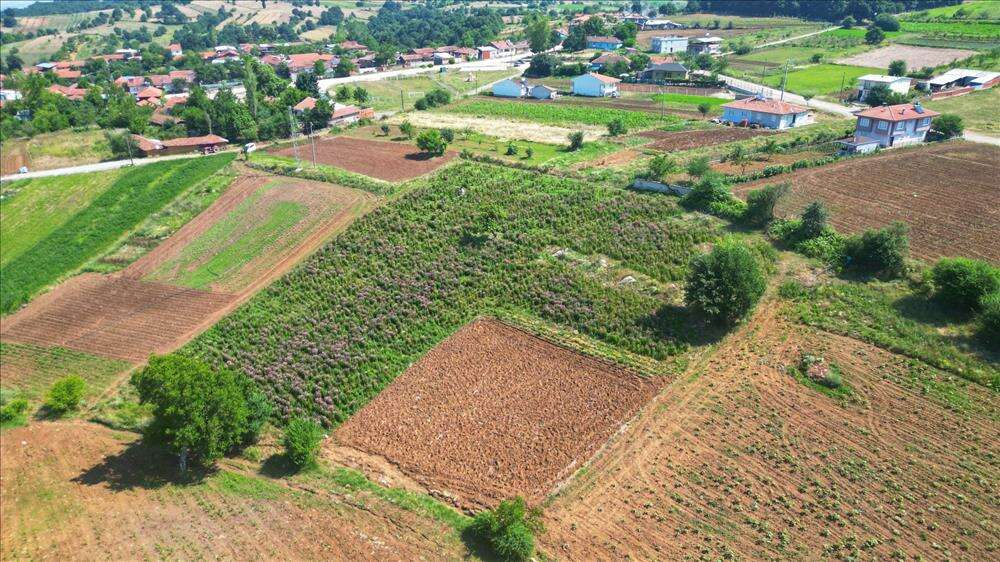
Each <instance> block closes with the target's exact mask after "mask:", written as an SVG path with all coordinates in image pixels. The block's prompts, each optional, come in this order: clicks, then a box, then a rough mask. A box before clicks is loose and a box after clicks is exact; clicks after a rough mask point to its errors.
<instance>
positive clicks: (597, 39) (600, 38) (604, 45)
mask: <svg viewBox="0 0 1000 562" xmlns="http://www.w3.org/2000/svg"><path fill="white" fill-rule="evenodd" d="M622 45H623V43H622V40H621V39H619V38H617V37H609V36H604V35H588V36H587V48H588V49H597V50H599V51H614V50H616V49H621V48H622Z"/></svg>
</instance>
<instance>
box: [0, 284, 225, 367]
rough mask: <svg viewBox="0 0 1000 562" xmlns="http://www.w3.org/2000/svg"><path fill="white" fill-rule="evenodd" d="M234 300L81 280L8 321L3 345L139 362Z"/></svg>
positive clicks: (176, 343) (171, 345) (180, 289)
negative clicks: (54, 348) (33, 346)
mask: <svg viewBox="0 0 1000 562" xmlns="http://www.w3.org/2000/svg"><path fill="white" fill-rule="evenodd" d="M235 301H236V296H235V295H230V294H225V293H215V292H211V291H198V290H195V289H188V288H184V287H175V286H173V285H167V284H164V283H150V282H144V281H138V280H135V279H129V278H127V277H124V276H121V275H98V274H91V273H87V274H83V275H79V276H77V277H74V278H72V279H70V280H68V281H66V282H64V283H61V284H60V285H58V286H57V287H56V288H55V289H53V290H52V291H51V292H49V293H47V294H45V295H43V296H41V297H39V298H37V299H35V300H34V301H32V303H31V304H30V305H28V306H27V307H25V308H23V309H21V310H20V311H18V312H17V313H15V314H13V315H11V316H9V317H7V318H4V321H3V327H2V338H3V339H4V340H9V341H15V342H22V343H32V344H36V345H45V346H59V347H65V348H67V349H75V350H77V351H85V352H88V353H94V354H96V355H101V356H103V357H112V358H115V359H125V360H128V361H135V362H140V361H144V360H146V358H147V357H149V355H150V354H151V353H165V352H167V351H171V350H173V349H175V348H176V347H178V346H179V345H181V344H182V343H184V341H186V340H187V339H188V338H190V337H192V336H193V335H194V334H196V333H197V332H199V331H200V330H201V329H204V328H205V327H207V324H206V323H210V321H211V319H212V318H215V317H217V316H219V315H221V313H222V312H223V311H224V310H226V309H227V307H228V306H229V305H231V304H233V303H234V302H235Z"/></svg>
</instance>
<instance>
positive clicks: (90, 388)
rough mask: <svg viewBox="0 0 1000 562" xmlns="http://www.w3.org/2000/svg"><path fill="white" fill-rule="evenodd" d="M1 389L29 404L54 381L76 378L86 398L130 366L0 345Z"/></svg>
mask: <svg viewBox="0 0 1000 562" xmlns="http://www.w3.org/2000/svg"><path fill="white" fill-rule="evenodd" d="M0 365H2V366H3V370H4V388H9V389H14V390H16V391H18V392H19V393H20V394H21V395H23V396H24V397H25V398H27V399H28V400H30V401H32V402H40V401H41V400H43V399H44V398H45V393H46V392H48V390H49V388H50V387H51V386H52V383H54V382H55V381H56V380H58V379H60V378H62V377H65V376H68V375H79V376H81V377H83V380H85V381H87V392H86V394H85V396H86V397H87V398H93V397H96V396H98V395H100V394H101V393H103V392H104V391H105V390H106V389H107V388H108V386H109V385H110V384H111V383H112V382H114V380H115V379H116V378H117V377H118V376H120V375H121V374H122V373H124V372H125V370H127V369H128V368H129V367H130V366H131V365H130V364H129V363H128V362H127V361H119V360H116V359H105V358H103V357H97V356H96V355H91V354H89V353H83V352H80V351H72V350H69V349H63V348H60V347H41V346H37V345H31V344H22V343H11V342H0Z"/></svg>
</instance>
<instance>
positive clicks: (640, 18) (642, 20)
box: [620, 14, 649, 29]
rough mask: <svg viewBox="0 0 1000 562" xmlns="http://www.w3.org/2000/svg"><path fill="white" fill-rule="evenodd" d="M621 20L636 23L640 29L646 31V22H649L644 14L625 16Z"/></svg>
mask: <svg viewBox="0 0 1000 562" xmlns="http://www.w3.org/2000/svg"><path fill="white" fill-rule="evenodd" d="M620 19H621V21H623V22H629V23H634V24H635V27H636V28H638V29H644V28H645V26H646V22H648V21H649V18H648V17H646V16H644V15H642V14H625V15H624V16H622V17H621V18H620Z"/></svg>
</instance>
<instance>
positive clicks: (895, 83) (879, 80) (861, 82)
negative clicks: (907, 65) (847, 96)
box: [858, 74, 911, 101]
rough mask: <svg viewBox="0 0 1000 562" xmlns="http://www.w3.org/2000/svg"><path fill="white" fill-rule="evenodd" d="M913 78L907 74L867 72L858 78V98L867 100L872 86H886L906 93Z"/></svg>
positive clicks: (893, 90) (891, 89) (900, 92)
mask: <svg viewBox="0 0 1000 562" xmlns="http://www.w3.org/2000/svg"><path fill="white" fill-rule="evenodd" d="M910 82H911V80H910V79H909V78H907V77H906V76H883V75H881V74H865V75H864V76H861V77H859V78H858V100H860V101H865V98H867V97H868V93H869V92H871V90H872V88H876V87H878V86H885V87H887V88H889V91H890V92H895V93H897V94H905V93H907V92H909V91H910Z"/></svg>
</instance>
